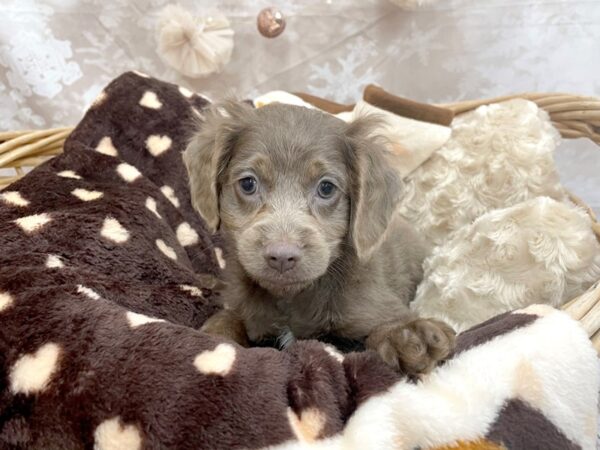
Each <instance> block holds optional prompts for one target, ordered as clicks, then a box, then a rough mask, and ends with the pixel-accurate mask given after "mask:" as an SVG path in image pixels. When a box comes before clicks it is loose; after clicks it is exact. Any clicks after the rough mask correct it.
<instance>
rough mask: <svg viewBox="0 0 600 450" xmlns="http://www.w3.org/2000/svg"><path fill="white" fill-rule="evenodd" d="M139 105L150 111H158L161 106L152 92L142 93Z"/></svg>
mask: <svg viewBox="0 0 600 450" xmlns="http://www.w3.org/2000/svg"><path fill="white" fill-rule="evenodd" d="M140 105H142V106H144V107H146V108H151V109H160V107H161V106H162V103H161V101H160V100H159V99H158V96H157V95H156V94H155V93H154V92H152V91H146V92H144V95H142V98H141V99H140Z"/></svg>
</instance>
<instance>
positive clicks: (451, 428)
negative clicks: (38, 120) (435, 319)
mask: <svg viewBox="0 0 600 450" xmlns="http://www.w3.org/2000/svg"><path fill="white" fill-rule="evenodd" d="M206 104H207V101H206V99H204V98H203V97H201V96H199V95H196V94H193V93H191V92H189V91H187V90H185V89H180V88H178V87H177V86H175V85H172V84H168V83H162V82H159V81H156V80H153V79H151V78H149V77H147V76H145V75H143V74H135V73H128V74H125V75H123V76H122V77H120V78H119V79H117V80H116V81H115V82H113V83H112V84H111V85H109V86H108V87H107V88H106V89H105V90H104V91H103V93H102V94H101V95H100V97H99V98H98V99H97V101H96V102H95V104H94V105H93V106H92V108H91V109H90V111H89V112H88V113H87V114H86V116H85V118H84V119H83V121H82V122H81V123H80V124H79V126H78V127H77V129H76V130H75V131H74V133H73V134H72V136H71V137H70V138H69V140H68V142H67V144H66V147H65V153H64V155H62V156H59V157H57V158H55V159H53V160H51V161H50V162H48V163H46V164H44V165H42V166H41V167H39V168H37V169H35V170H34V171H33V172H32V173H31V174H29V175H28V176H26V177H25V178H23V179H22V180H20V181H18V182H17V183H15V184H13V185H12V186H10V187H9V188H8V189H6V190H5V191H3V192H2V193H1V197H0V448H2V449H4V448H10V449H83V448H95V449H97V450H114V449H164V448H169V449H198V448H202V449H221V448H223V449H232V448H250V449H253V448H264V447H271V448H279V449H284V448H286V449H292V448H298V449H300V448H312V449H318V448H319V449H357V450H363V449H366V448H376V449H378V448H380V449H391V448H397V449H407V450H409V449H414V448H421V449H442V448H451V447H452V448H469V449H492V448H493V449H502V448H507V449H508V448H510V449H535V448H543V449H548V450H551V449H577V448H582V449H592V448H593V447H594V440H595V423H596V402H597V387H598V376H597V366H596V356H595V352H594V351H593V349H592V347H591V345H590V343H589V341H588V338H587V336H586V335H585V333H584V331H583V330H582V329H581V328H580V326H579V325H578V323H577V322H575V321H573V320H572V319H570V318H569V317H568V316H567V315H565V314H564V313H562V312H559V311H556V310H553V309H552V308H550V307H547V306H546V307H542V306H532V307H529V308H527V309H525V310H522V311H517V312H514V313H508V314H504V315H502V316H498V317H496V318H493V319H491V320H490V321H489V322H487V323H485V324H481V325H479V326H478V327H476V328H474V329H472V330H469V331H467V332H465V333H463V334H461V335H460V336H459V337H458V345H457V349H456V351H455V353H454V355H453V356H452V357H451V358H450V359H449V360H448V361H447V362H446V363H445V364H444V365H443V366H441V367H440V368H439V369H437V370H436V371H435V372H434V373H432V374H431V375H429V376H427V377H425V378H423V379H422V380H407V379H406V378H405V377H403V376H402V374H399V373H395V372H393V371H391V370H390V369H389V368H388V367H386V366H385V365H384V364H383V363H382V362H381V361H380V360H379V359H378V358H377V357H376V355H374V354H372V353H352V354H346V355H342V354H340V353H339V352H338V351H336V350H335V349H333V348H331V347H329V346H326V345H324V344H322V343H319V342H315V341H307V342H299V343H297V344H294V345H293V346H291V348H289V349H288V350H287V351H285V352H279V351H276V350H274V349H269V348H260V349H257V348H255V349H243V348H241V347H238V346H237V345H235V344H233V343H230V342H224V341H220V340H219V339H216V338H213V337H209V336H207V335H205V334H203V333H201V332H199V331H197V329H198V328H199V327H200V326H201V324H202V323H203V321H204V320H205V319H206V318H207V317H208V316H210V315H211V314H212V313H213V312H214V311H216V310H217V308H218V306H217V298H218V293H219V286H220V282H219V280H218V276H219V266H222V265H223V264H224V263H225V262H224V259H223V255H222V252H221V251H220V250H219V249H220V243H219V239H218V237H211V236H208V234H207V233H206V231H205V229H204V224H203V223H202V222H201V220H200V219H199V217H198V216H197V215H196V214H195V213H194V211H193V210H192V208H191V205H190V198H189V194H188V191H187V180H186V176H185V173H184V168H183V165H182V162H181V159H180V152H181V151H182V150H183V148H184V143H185V141H186V138H187V136H186V132H187V130H188V127H187V125H188V123H189V121H190V120H191V118H192V117H193V116H194V115H201V114H202V109H203V108H204V107H205V106H206Z"/></svg>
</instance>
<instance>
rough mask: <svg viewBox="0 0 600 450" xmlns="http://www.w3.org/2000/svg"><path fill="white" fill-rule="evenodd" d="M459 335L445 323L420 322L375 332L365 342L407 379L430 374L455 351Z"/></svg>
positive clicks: (383, 327) (380, 329) (392, 325)
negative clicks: (410, 376) (408, 376)
mask: <svg viewBox="0 0 600 450" xmlns="http://www.w3.org/2000/svg"><path fill="white" fill-rule="evenodd" d="M455 336H456V333H455V332H454V330H452V328H450V327H449V326H448V325H446V324H445V323H444V322H440V321H438V320H432V319H417V320H414V321H412V322H409V323H408V324H407V323H406V322H398V323H389V324H385V325H382V326H380V327H378V328H377V329H375V331H373V332H372V333H371V334H370V335H369V337H368V338H367V341H366V346H367V348H370V349H372V350H375V351H376V352H377V353H378V354H379V356H381V358H382V359H383V360H384V361H385V362H386V363H387V364H388V365H390V366H392V367H394V368H396V369H398V370H402V371H403V372H405V373H406V374H408V375H417V374H424V373H428V372H430V371H431V370H432V369H433V368H434V367H435V366H436V365H437V363H438V362H439V361H441V360H443V359H444V358H446V357H447V356H448V355H449V354H450V352H451V351H452V349H453V348H454V341H455Z"/></svg>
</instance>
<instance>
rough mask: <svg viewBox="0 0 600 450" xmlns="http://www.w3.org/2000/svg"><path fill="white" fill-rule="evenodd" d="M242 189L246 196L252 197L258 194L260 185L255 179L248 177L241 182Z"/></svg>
mask: <svg viewBox="0 0 600 450" xmlns="http://www.w3.org/2000/svg"><path fill="white" fill-rule="evenodd" d="M239 183H240V189H241V190H242V192H243V193H244V194H246V195H252V194H254V193H255V192H256V186H257V185H258V181H256V178H254V177H246V178H242V179H241V180H240V181H239Z"/></svg>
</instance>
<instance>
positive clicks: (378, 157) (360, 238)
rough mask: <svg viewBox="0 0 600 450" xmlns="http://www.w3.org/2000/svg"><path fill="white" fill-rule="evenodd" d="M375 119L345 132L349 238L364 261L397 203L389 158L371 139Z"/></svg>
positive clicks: (358, 121) (397, 181)
mask: <svg viewBox="0 0 600 450" xmlns="http://www.w3.org/2000/svg"><path fill="white" fill-rule="evenodd" d="M377 123H378V119H377V118H376V117H362V118H359V119H356V120H355V121H353V122H352V123H351V124H349V125H348V128H347V129H346V132H345V139H346V145H347V147H348V150H349V152H350V155H349V158H350V167H351V173H352V177H351V178H352V180H353V186H352V188H351V190H352V192H351V194H350V197H351V204H350V205H351V206H350V211H351V213H350V237H351V239H352V244H353V245H354V248H355V250H356V254H357V255H358V257H359V259H361V260H366V259H368V258H369V257H370V256H371V254H372V252H373V251H374V250H375V249H376V248H377V246H378V245H379V244H380V242H381V240H382V239H383V237H384V233H385V232H386V230H387V228H388V226H389V224H390V221H391V219H392V217H393V215H394V213H395V211H396V209H397V207H398V204H399V202H400V193H401V191H402V181H401V179H400V176H399V174H398V172H397V171H396V170H395V169H394V164H393V162H392V161H391V158H393V155H391V154H390V153H389V152H388V151H387V150H386V149H385V147H384V146H383V145H382V144H381V143H380V142H378V140H377V138H376V137H374V136H372V133H373V129H374V127H375V126H376V124H377Z"/></svg>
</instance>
